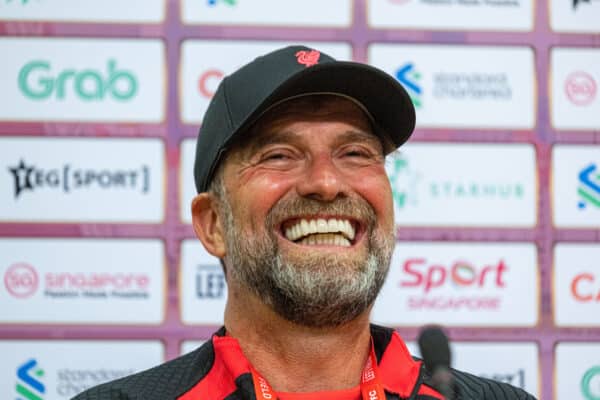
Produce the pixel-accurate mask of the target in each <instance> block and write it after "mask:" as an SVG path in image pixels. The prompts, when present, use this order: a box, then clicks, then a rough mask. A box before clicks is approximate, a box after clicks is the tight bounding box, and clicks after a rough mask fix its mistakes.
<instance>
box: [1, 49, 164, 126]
mask: <svg viewBox="0 0 600 400" xmlns="http://www.w3.org/2000/svg"><path fill="white" fill-rule="evenodd" d="M0 53H1V54H10V57H5V58H4V59H3V61H2V63H0V73H1V74H2V77H3V82H5V83H3V87H2V91H0V121H1V120H5V121H6V120H8V121H16V120H24V121H73V122H147V123H158V122H162V121H163V120H164V116H165V110H164V108H165V102H166V92H165V84H166V66H165V63H166V60H165V49H164V45H163V42H162V41H159V40H141V39H139V40H130V39H79V38H73V39H65V38H62V39H41V38H35V39H34V38H1V39H0Z"/></svg>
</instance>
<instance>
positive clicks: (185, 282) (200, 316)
mask: <svg viewBox="0 0 600 400" xmlns="http://www.w3.org/2000/svg"><path fill="white" fill-rule="evenodd" d="M179 270H180V275H179V301H180V303H179V307H180V312H181V320H182V321H183V323H185V324H192V325H194V324H195V325H202V324H204V325H211V326H218V325H222V324H223V311H225V301H226V300H227V285H226V282H225V275H224V274H223V269H222V268H221V264H219V259H218V258H215V257H213V256H211V255H210V254H209V253H208V252H207V251H206V250H204V247H202V244H201V243H200V242H199V241H198V240H196V239H189V240H184V241H183V242H182V243H181V267H180V268H179Z"/></svg>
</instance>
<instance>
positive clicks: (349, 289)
mask: <svg viewBox="0 0 600 400" xmlns="http://www.w3.org/2000/svg"><path fill="white" fill-rule="evenodd" d="M251 137H252V139H251V140H250V141H249V142H247V143H244V144H243V145H242V146H238V147H237V148H236V149H234V150H233V151H232V152H231V153H230V154H229V156H228V157H227V160H226V161H225V165H224V171H223V183H224V189H225V190H224V191H225V196H224V197H225V199H224V200H225V201H223V203H224V205H223V207H222V210H221V213H222V214H223V215H222V219H223V221H224V223H223V227H224V230H225V245H226V255H225V263H226V266H227V272H228V279H229V281H230V283H231V284H238V285H241V286H243V287H246V288H247V289H249V290H251V291H252V292H253V293H254V294H255V295H257V296H258V297H259V298H260V299H261V300H262V301H263V302H264V303H266V304H268V305H270V306H271V307H272V308H273V309H274V310H275V311H276V312H277V313H278V314H280V315H281V316H283V317H284V318H286V319H288V320H290V321H293V322H296V323H299V324H302V325H306V326H335V325H339V324H342V323H344V322H347V321H350V320H352V319H354V318H356V317H357V316H358V315H360V314H361V313H363V312H364V311H365V310H367V309H368V308H369V307H370V306H371V305H372V303H373V301H374V300H375V297H376V296H377V293H378V292H379V289H380V288H381V285H382V284H383V281H384V279H385V275H386V274H387V270H388V268H389V261H390V257H391V253H392V250H393V246H394V218H393V203H392V195H391V188H390V184H389V180H388V178H387V175H386V173H385V168H384V154H383V150H382V145H381V142H380V140H379V139H378V138H377V137H376V136H375V135H374V134H373V133H372V132H371V128H370V124H369V122H368V120H367V118H366V116H365V115H364V113H363V111H362V110H361V109H360V108H359V107H358V106H357V105H355V104H354V103H353V102H351V101H349V100H346V99H343V98H341V97H334V96H316V97H315V96H312V97H310V98H302V99H300V100H291V101H288V102H287V103H284V104H283V105H282V106H279V107H278V108H277V109H274V110H272V111H271V112H269V113H268V114H267V115H265V116H264V117H262V119H261V120H260V121H259V122H258V124H257V125H255V127H254V128H253V131H252V134H251Z"/></svg>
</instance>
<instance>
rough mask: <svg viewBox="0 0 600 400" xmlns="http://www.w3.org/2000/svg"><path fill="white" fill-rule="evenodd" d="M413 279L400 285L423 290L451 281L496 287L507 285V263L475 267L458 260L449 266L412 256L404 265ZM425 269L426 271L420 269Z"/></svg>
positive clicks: (460, 285)
mask: <svg viewBox="0 0 600 400" xmlns="http://www.w3.org/2000/svg"><path fill="white" fill-rule="evenodd" d="M402 269H403V270H404V272H405V273H406V274H407V275H410V276H411V277H412V278H413V279H412V280H403V281H401V282H400V286H403V287H422V289H423V292H424V293H427V292H429V291H430V290H433V289H435V288H438V287H441V286H443V285H444V284H446V283H447V282H448V283H451V284H453V285H454V286H456V287H478V288H482V287H484V285H486V284H487V283H489V284H491V285H493V286H496V287H505V286H506V284H505V282H504V273H505V272H506V270H507V267H506V264H504V261H503V260H500V261H499V262H498V263H497V264H495V265H494V264H492V265H486V266H483V267H475V266H474V265H471V264H470V263H468V262H465V261H457V262H455V263H454V264H452V265H451V266H449V267H446V266H444V265H427V263H426V260H425V259H423V258H412V259H408V260H406V262H404V265H403V267H402ZM420 269H423V270H424V271H420Z"/></svg>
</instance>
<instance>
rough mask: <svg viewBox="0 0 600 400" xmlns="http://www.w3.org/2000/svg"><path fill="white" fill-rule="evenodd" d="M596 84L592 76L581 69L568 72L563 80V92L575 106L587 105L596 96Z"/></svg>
mask: <svg viewBox="0 0 600 400" xmlns="http://www.w3.org/2000/svg"><path fill="white" fill-rule="evenodd" d="M596 92H597V86H596V81H595V80H594V78H593V77H592V76H591V75H590V74H588V73H587V72H583V71H576V72H573V73H572V74H570V75H569V76H568V77H567V80H566V81H565V93H566V94H567V97H568V98H569V100H571V102H572V103H573V104H575V105H577V106H587V105H589V104H591V103H592V102H593V101H594V99H595V98H596Z"/></svg>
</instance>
